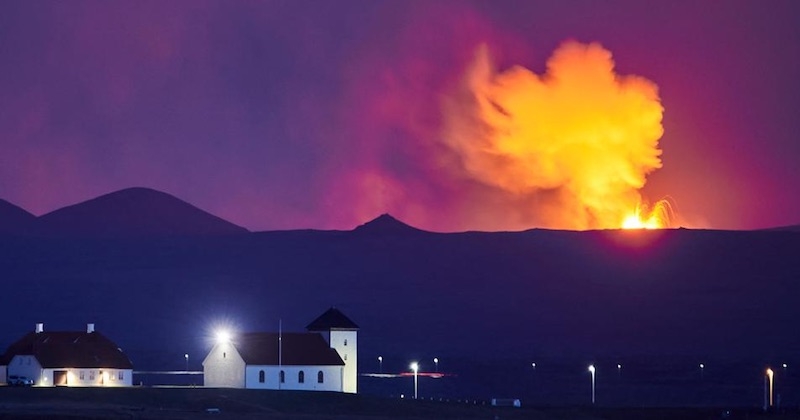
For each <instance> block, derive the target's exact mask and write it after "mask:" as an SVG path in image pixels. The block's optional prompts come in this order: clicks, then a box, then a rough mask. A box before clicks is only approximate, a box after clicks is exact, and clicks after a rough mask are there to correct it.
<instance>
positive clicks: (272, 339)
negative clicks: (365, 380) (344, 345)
mask: <svg viewBox="0 0 800 420" xmlns="http://www.w3.org/2000/svg"><path fill="white" fill-rule="evenodd" d="M278 337H279V334H278V333H247V334H241V335H239V336H238V337H237V338H236V339H235V340H234V346H235V347H236V350H238V351H239V354H240V355H241V356H242V359H244V362H245V363H246V364H248V365H278ZM280 341H281V347H282V349H281V351H280V353H281V360H280V364H281V365H288V366H343V365H344V362H343V361H342V358H341V357H339V353H337V352H336V350H335V349H332V348H330V347H328V343H327V342H325V339H324V338H322V336H321V335H319V334H317V333H283V334H282V335H281V340H280Z"/></svg>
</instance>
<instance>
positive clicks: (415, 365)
mask: <svg viewBox="0 0 800 420" xmlns="http://www.w3.org/2000/svg"><path fill="white" fill-rule="evenodd" d="M409 367H410V368H411V370H413V371H414V373H417V372H418V371H419V364H418V363H417V362H413V363H411V366H409Z"/></svg>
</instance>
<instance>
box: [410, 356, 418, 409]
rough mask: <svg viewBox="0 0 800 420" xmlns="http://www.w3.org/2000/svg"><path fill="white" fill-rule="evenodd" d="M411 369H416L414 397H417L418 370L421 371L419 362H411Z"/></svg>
mask: <svg viewBox="0 0 800 420" xmlns="http://www.w3.org/2000/svg"><path fill="white" fill-rule="evenodd" d="M410 367H411V370H413V371H414V399H415V400H416V399H417V372H419V364H418V363H417V362H413V363H411V366H410Z"/></svg>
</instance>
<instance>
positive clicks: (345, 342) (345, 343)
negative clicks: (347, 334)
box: [344, 338, 347, 346]
mask: <svg viewBox="0 0 800 420" xmlns="http://www.w3.org/2000/svg"><path fill="white" fill-rule="evenodd" d="M344 345H345V346H346V345H347V339H346V338H345V339H344Z"/></svg>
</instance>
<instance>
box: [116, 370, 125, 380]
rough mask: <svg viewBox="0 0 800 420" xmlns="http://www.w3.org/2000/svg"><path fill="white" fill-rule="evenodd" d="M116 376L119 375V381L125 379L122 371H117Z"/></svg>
mask: <svg viewBox="0 0 800 420" xmlns="http://www.w3.org/2000/svg"><path fill="white" fill-rule="evenodd" d="M118 377H119V380H120V381H121V380H123V379H125V374H124V373H123V372H122V371H119V375H118Z"/></svg>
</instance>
